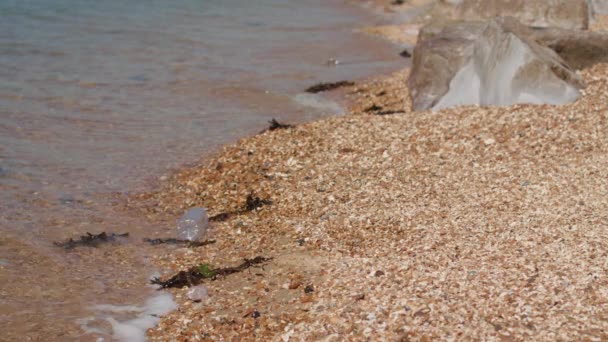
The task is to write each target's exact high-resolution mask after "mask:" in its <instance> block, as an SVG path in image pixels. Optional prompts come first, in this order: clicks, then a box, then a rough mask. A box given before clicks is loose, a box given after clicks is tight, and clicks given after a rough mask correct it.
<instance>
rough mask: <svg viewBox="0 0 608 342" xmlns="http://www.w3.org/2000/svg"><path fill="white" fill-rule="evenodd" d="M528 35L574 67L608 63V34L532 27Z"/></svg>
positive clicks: (581, 67) (579, 67)
mask: <svg viewBox="0 0 608 342" xmlns="http://www.w3.org/2000/svg"><path fill="white" fill-rule="evenodd" d="M530 37H531V38H532V39H533V40H535V41H537V42H538V43H539V44H541V45H543V46H546V47H548V48H550V49H552V50H553V51H555V52H556V53H557V54H558V55H559V56H560V57H561V58H562V59H563V60H564V61H565V62H566V64H568V66H570V67H571V68H574V69H583V68H586V67H589V66H591V65H593V64H596V63H608V34H607V33H600V32H591V31H583V30H566V29H560V28H547V29H533V30H530Z"/></svg>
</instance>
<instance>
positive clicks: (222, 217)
mask: <svg viewBox="0 0 608 342" xmlns="http://www.w3.org/2000/svg"><path fill="white" fill-rule="evenodd" d="M271 204H272V201H271V200H269V199H261V198H259V197H257V196H254V195H253V194H249V195H247V199H246V200H245V207H244V208H243V209H240V210H235V211H231V212H226V213H220V214H217V215H214V216H211V217H210V218H209V221H212V222H223V221H226V220H227V219H229V218H231V217H232V216H235V215H241V214H245V213H248V212H250V211H254V210H256V209H258V208H260V207H262V206H265V205H271Z"/></svg>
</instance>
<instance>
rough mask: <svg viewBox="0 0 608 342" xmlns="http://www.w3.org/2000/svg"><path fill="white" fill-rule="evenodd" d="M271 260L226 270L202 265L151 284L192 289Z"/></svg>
mask: <svg viewBox="0 0 608 342" xmlns="http://www.w3.org/2000/svg"><path fill="white" fill-rule="evenodd" d="M270 260H272V258H266V257H262V256H257V257H255V258H253V259H245V261H243V263H241V264H240V265H238V266H234V267H224V268H212V267H211V266H209V264H200V265H198V266H194V267H191V268H190V269H188V270H187V271H179V272H178V273H177V274H176V275H174V276H173V277H171V278H169V279H167V280H160V278H158V277H157V278H154V279H152V280H150V283H152V284H154V285H159V286H160V288H159V290H160V289H166V288H182V287H184V286H187V287H191V286H196V285H198V284H200V283H201V282H202V281H204V280H216V279H218V277H220V276H227V275H230V274H234V273H238V272H242V271H244V270H246V269H248V268H250V267H254V266H258V265H261V264H264V263H266V262H268V261H270Z"/></svg>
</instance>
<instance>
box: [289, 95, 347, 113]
mask: <svg viewBox="0 0 608 342" xmlns="http://www.w3.org/2000/svg"><path fill="white" fill-rule="evenodd" d="M294 100H295V102H297V103H298V104H300V105H302V106H306V107H311V108H314V109H317V110H318V111H320V112H322V113H323V114H339V115H342V114H344V107H342V106H340V105H339V104H338V103H337V102H334V101H332V100H328V99H326V98H323V97H322V96H319V95H315V94H298V95H296V96H295V97H294Z"/></svg>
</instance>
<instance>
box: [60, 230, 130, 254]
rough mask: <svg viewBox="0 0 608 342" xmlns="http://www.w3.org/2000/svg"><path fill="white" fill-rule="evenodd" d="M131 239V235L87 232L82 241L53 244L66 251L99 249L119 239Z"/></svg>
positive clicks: (72, 240) (70, 240) (81, 238)
mask: <svg viewBox="0 0 608 342" xmlns="http://www.w3.org/2000/svg"><path fill="white" fill-rule="evenodd" d="M126 237H129V233H123V234H114V233H112V234H107V233H106V232H101V233H99V234H91V233H89V232H87V235H82V236H81V237H80V239H77V240H74V239H72V238H70V239H69V240H66V241H64V242H54V243H53V244H54V245H55V246H57V247H62V248H64V249H66V250H70V249H74V248H76V247H81V246H82V247H98V246H99V245H101V244H104V243H109V242H116V241H117V240H118V239H119V238H126Z"/></svg>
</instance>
